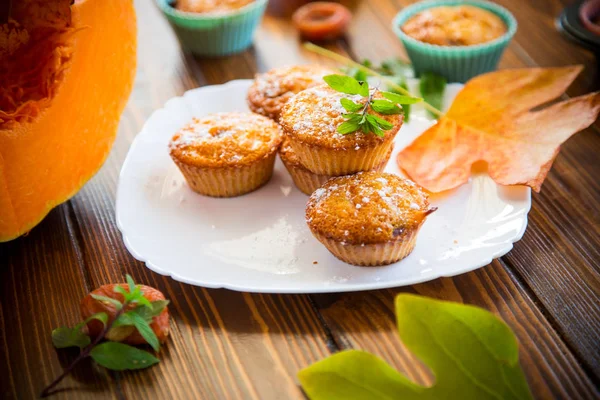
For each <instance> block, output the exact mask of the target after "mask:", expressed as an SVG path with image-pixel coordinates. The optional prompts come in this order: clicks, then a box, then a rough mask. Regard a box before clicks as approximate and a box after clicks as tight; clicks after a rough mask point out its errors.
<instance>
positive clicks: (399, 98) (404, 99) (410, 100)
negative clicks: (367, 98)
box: [381, 92, 423, 104]
mask: <svg viewBox="0 0 600 400" xmlns="http://www.w3.org/2000/svg"><path fill="white" fill-rule="evenodd" d="M381 94H382V95H383V97H385V98H386V99H388V100H391V101H393V102H394V103H396V104H415V103H418V102H421V101H423V99H421V98H419V97H411V96H405V95H402V94H397V93H392V92H381Z"/></svg>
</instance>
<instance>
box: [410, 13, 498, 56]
mask: <svg viewBox="0 0 600 400" xmlns="http://www.w3.org/2000/svg"><path fill="white" fill-rule="evenodd" d="M402 31H404V33H406V34H407V35H408V36H410V37H412V38H413V39H416V40H418V41H420V42H424V43H429V44H434V45H438V46H471V45H475V44H481V43H486V42H490V41H492V40H494V39H497V38H499V37H500V36H502V35H504V34H505V33H506V31H507V28H506V24H505V23H504V22H503V21H502V19H501V18H500V17H498V16H497V15H496V14H494V13H492V12H490V11H487V10H484V9H482V8H479V7H475V6H468V5H465V6H440V7H433V8H429V9H427V10H424V11H421V12H419V13H417V14H415V15H413V16H412V17H410V18H409V19H408V21H406V23H405V24H404V25H403V26H402Z"/></svg>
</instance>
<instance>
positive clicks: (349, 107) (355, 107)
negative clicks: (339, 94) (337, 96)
mask: <svg viewBox="0 0 600 400" xmlns="http://www.w3.org/2000/svg"><path fill="white" fill-rule="evenodd" d="M340 103H342V107H344V109H345V110H346V111H348V112H351V113H354V112H357V111H360V110H362V109H363V107H364V105H362V104H358V103H355V102H354V101H352V100H350V99H346V98H342V99H341V100H340Z"/></svg>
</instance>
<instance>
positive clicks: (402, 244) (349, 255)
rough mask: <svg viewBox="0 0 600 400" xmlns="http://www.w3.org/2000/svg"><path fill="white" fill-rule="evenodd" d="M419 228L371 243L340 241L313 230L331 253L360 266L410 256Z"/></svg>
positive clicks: (384, 262)
mask: <svg viewBox="0 0 600 400" xmlns="http://www.w3.org/2000/svg"><path fill="white" fill-rule="evenodd" d="M419 228H420V227H419ZM419 228H417V229H416V230H414V231H411V232H410V233H408V234H407V235H404V236H403V237H402V238H398V239H396V240H392V241H389V242H384V243H369V244H362V243H361V244H352V243H345V242H338V241H337V240H333V239H329V238H327V237H326V236H324V235H321V234H319V233H316V232H313V235H314V236H315V238H317V240H318V241H319V242H321V243H322V244H323V245H324V246H325V247H327V250H329V251H330V252H331V254H333V255H334V256H335V257H337V258H338V259H340V260H342V261H343V262H345V263H348V264H352V265H358V266H360V267H379V266H384V265H389V264H393V263H395V262H398V261H400V260H402V259H403V258H405V257H406V256H408V255H409V254H410V253H411V252H412V251H413V249H414V248H415V245H416V244H417V233H418V230H419Z"/></svg>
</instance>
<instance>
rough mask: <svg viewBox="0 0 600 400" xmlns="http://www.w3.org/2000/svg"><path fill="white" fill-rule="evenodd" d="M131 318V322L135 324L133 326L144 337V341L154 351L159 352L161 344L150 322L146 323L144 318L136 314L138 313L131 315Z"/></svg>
mask: <svg viewBox="0 0 600 400" xmlns="http://www.w3.org/2000/svg"><path fill="white" fill-rule="evenodd" d="M130 318H131V321H132V322H133V326H135V328H136V329H137V330H138V332H139V333H140V335H142V337H143V338H144V340H145V341H146V342H147V343H148V344H149V345H150V346H152V348H153V349H154V351H159V350H160V343H159V341H158V338H157V337H156V334H155V333H154V331H153V330H152V328H151V327H150V324H149V323H148V321H146V320H145V319H144V317H142V316H141V315H139V314H136V313H130Z"/></svg>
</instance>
